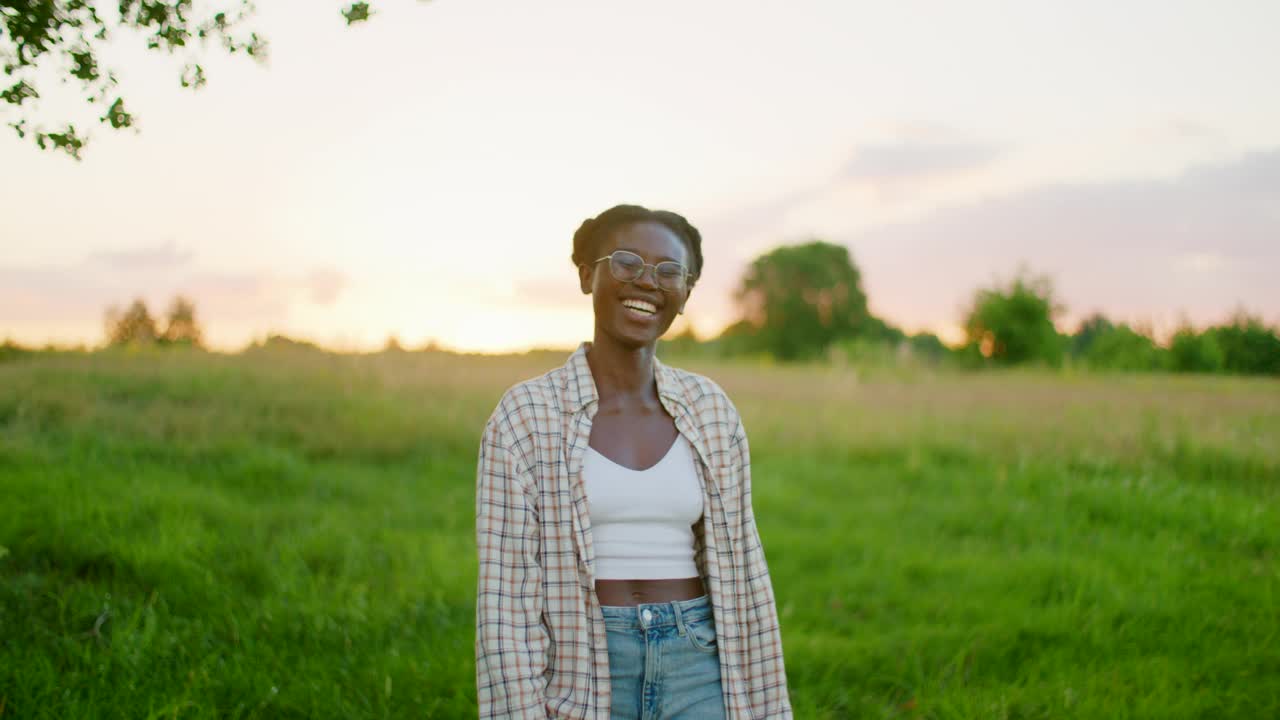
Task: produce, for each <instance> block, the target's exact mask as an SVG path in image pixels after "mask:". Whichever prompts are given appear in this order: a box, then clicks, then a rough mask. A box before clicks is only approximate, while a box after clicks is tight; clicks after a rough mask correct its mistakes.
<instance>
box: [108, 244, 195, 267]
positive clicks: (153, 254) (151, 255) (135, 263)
mask: <svg viewBox="0 0 1280 720" xmlns="http://www.w3.org/2000/svg"><path fill="white" fill-rule="evenodd" d="M192 257H194V253H193V252H191V251H190V250H181V249H179V248H178V246H177V243H175V242H173V241H172V240H170V241H168V242H166V243H161V244H159V245H144V246H140V247H134V248H123V249H119V250H99V251H97V252H94V253H92V254H90V255H89V257H88V259H87V261H86V262H87V264H89V265H97V266H101V267H104V268H112V269H117V270H137V269H174V268H179V267H183V266H185V265H186V264H187V263H189V262H190V261H191V258H192Z"/></svg>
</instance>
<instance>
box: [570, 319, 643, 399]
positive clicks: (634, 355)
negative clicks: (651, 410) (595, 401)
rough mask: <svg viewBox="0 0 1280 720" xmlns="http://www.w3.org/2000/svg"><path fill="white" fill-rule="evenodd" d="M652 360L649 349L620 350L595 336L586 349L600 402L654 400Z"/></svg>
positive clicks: (625, 348)
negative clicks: (626, 399)
mask: <svg viewBox="0 0 1280 720" xmlns="http://www.w3.org/2000/svg"><path fill="white" fill-rule="evenodd" d="M653 356H654V347H653V345H645V346H641V347H638V348H631V347H624V346H622V345H619V344H618V343H617V341H615V340H612V339H611V338H608V337H603V338H602V337H600V335H599V334H598V333H597V335H596V339H595V340H594V341H592V343H591V347H589V348H588V349H587V365H588V366H589V367H590V368H591V377H592V378H593V379H594V380H595V383H596V392H597V393H599V395H600V399H601V401H604V400H611V399H617V398H638V399H648V398H654V397H657V394H658V393H657V385H656V383H655V382H654V378H653Z"/></svg>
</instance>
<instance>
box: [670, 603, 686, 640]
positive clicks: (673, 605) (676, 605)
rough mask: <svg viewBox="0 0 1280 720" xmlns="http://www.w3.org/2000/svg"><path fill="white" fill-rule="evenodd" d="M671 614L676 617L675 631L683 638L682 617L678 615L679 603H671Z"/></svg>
mask: <svg viewBox="0 0 1280 720" xmlns="http://www.w3.org/2000/svg"><path fill="white" fill-rule="evenodd" d="M671 612H672V613H673V614H674V615H675V616H676V630H677V631H678V632H679V633H680V637H684V616H683V615H681V614H680V603H678V602H672V603H671Z"/></svg>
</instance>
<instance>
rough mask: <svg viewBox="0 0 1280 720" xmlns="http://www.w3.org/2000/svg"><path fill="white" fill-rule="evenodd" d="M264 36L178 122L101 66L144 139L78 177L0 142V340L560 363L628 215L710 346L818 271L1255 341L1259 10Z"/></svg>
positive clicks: (433, 12) (158, 96)
mask: <svg viewBox="0 0 1280 720" xmlns="http://www.w3.org/2000/svg"><path fill="white" fill-rule="evenodd" d="M258 4H259V12H258V14H257V16H256V19H255V21H254V22H253V23H252V25H253V27H254V28H256V29H257V30H259V31H260V32H261V33H262V34H264V35H265V36H267V38H268V39H269V42H270V44H271V47H270V59H269V62H268V63H266V64H265V66H259V65H255V64H253V63H251V62H248V61H246V60H245V59H244V58H240V57H235V58H228V57H225V56H219V55H217V54H214V53H210V54H209V55H208V56H207V58H206V60H205V66H206V70H207V72H208V75H209V84H208V86H207V87H206V88H204V89H203V90H201V91H199V92H196V93H192V92H190V91H185V90H183V89H182V88H180V87H179V85H178V79H177V78H178V74H179V69H180V67H181V59H180V58H178V57H174V58H170V57H166V56H163V55H159V54H154V53H148V52H147V51H146V50H145V49H143V44H142V42H141V41H140V40H137V39H132V40H131V39H130V38H129V37H128V36H127V35H124V34H122V35H121V36H120V37H119V38H118V39H117V43H116V44H115V45H114V46H113V47H112V48H111V49H110V52H109V53H108V55H107V57H106V58H105V59H106V60H107V63H108V64H109V65H111V66H113V67H114V68H116V69H117V70H118V72H119V75H120V78H121V83H122V89H123V92H124V94H125V97H126V99H127V101H128V102H129V104H130V107H131V109H132V110H133V112H134V113H135V114H136V115H137V116H138V119H139V126H140V128H141V132H140V133H137V134H135V133H132V132H119V133H113V132H110V131H108V130H106V129H104V128H101V127H97V128H95V129H94V134H93V137H92V141H91V144H90V146H89V147H88V148H87V150H86V153H85V159H84V161H83V162H80V163H76V162H74V161H72V160H69V159H67V158H65V157H64V156H61V155H55V154H51V153H41V152H39V151H37V150H36V149H34V147H33V146H32V145H31V144H30V142H29V141H20V140H18V139H17V138H16V136H14V135H13V133H12V132H9V131H8V129H7V128H4V130H5V132H4V133H0V168H2V169H0V339H3V338H5V337H9V338H13V339H15V340H18V341H20V342H24V343H44V342H48V341H55V342H59V343H81V342H83V343H88V344H96V343H100V342H101V341H102V316H103V311H104V310H105V309H106V308H107V306H109V305H111V304H120V305H123V304H126V303H128V302H129V301H130V300H131V299H132V298H134V297H142V298H144V299H146V300H147V301H148V303H149V304H150V305H152V307H153V309H154V310H163V309H164V306H165V305H167V304H168V302H169V299H170V298H171V297H172V296H173V295H174V294H175V293H179V292H180V293H184V294H186V295H188V296H189V297H191V298H192V299H193V300H194V301H195V303H196V307H197V310H198V312H199V315H200V318H201V320H202V322H203V324H204V326H205V329H206V333H207V336H208V338H209V339H210V341H211V343H212V344H213V345H214V346H215V347H218V348H224V349H235V348H238V347H241V346H243V345H244V344H245V343H247V342H249V341H251V340H253V339H255V338H261V337H263V336H264V335H266V334H267V333H269V332H279V333H285V334H289V335H293V336H298V337H303V338H307V339H311V340H315V341H318V342H320V343H323V344H326V345H330V346H334V347H341V348H347V349H364V348H376V347H378V346H381V345H382V344H383V343H384V342H385V340H386V338H387V337H388V336H389V335H396V336H398V337H399V339H400V341H401V342H402V343H403V344H405V345H407V346H414V345H418V344H421V343H423V342H426V341H428V340H434V341H436V342H438V343H440V344H442V345H444V346H446V347H451V348H456V349H462V350H483V351H501V350H511V349H523V348H528V347H531V346H559V347H566V346H572V345H574V344H576V343H577V342H578V341H579V340H582V339H588V338H589V337H590V333H591V314H590V313H591V310H590V308H591V305H590V302H589V299H588V298H585V297H584V296H582V295H581V294H580V293H579V292H578V290H577V282H576V278H575V271H574V269H573V267H572V265H571V263H570V261H569V253H570V247H571V237H572V234H573V231H574V230H575V229H576V228H577V226H578V224H579V223H581V221H582V220H583V219H584V218H586V217H588V216H590V215H594V214H596V213H598V212H600V211H601V210H604V209H605V208H607V207H609V206H611V205H613V204H616V203H619V202H632V203H639V204H644V205H648V206H651V207H660V208H667V209H671V210H675V211H677V212H680V213H682V214H684V215H686V216H687V217H688V218H689V219H690V220H691V221H692V222H693V223H694V224H695V225H697V226H698V227H699V228H700V229H701V230H702V232H703V235H704V238H705V241H704V253H705V255H706V259H707V266H706V271H705V273H704V276H703V280H702V281H701V282H700V283H699V285H698V287H697V288H696V289H695V291H694V294H693V296H692V299H691V300H690V303H689V306H688V313H687V315H686V317H687V318H688V319H689V322H690V323H691V324H692V325H693V327H694V329H695V331H697V332H698V333H699V334H702V335H708V334H712V333H714V332H716V331H717V330H719V329H720V328H721V327H723V326H724V325H726V324H728V323H729V322H731V321H732V320H733V319H734V307H733V304H732V300H731V293H732V289H733V287H734V285H735V283H736V281H737V279H738V278H739V276H740V274H741V272H742V270H743V268H744V265H745V264H746V263H747V262H749V260H750V259H751V258H752V257H754V256H755V255H757V254H759V253H760V252H762V251H764V250H767V249H769V248H771V247H774V246H776V245H779V244H784V243H790V242H798V241H803V240H807V239H810V238H814V237H817V238H822V239H826V240H830V241H833V242H839V243H843V244H845V245H847V246H848V247H849V248H850V250H851V252H852V255H853V257H854V259H855V261H856V262H857V263H858V264H859V266H860V267H861V269H862V272H863V278H864V283H865V289H866V291H867V294H868V296H869V298H870V303H871V309H872V311H873V312H875V313H877V314H878V315H881V316H882V317H884V318H885V319H886V320H888V321H889V322H891V323H894V324H897V325H900V326H902V327H904V328H905V329H908V330H921V329H928V330H932V331H935V332H938V333H940V334H941V335H942V336H943V337H944V338H945V339H948V340H953V341H954V340H958V339H959V337H958V335H957V332H958V330H957V325H958V324H959V322H960V319H961V314H962V312H963V307H964V305H965V304H966V302H967V301H968V300H969V298H970V297H971V295H972V293H973V291H974V289H975V288H977V287H979V286H982V285H986V284H990V283H991V282H993V281H995V280H998V279H1002V278H1007V277H1009V276H1011V275H1012V274H1013V273H1014V272H1015V271H1016V270H1017V269H1018V268H1019V267H1020V266H1025V267H1027V268H1029V269H1030V270H1032V271H1035V272H1038V273H1044V274H1047V275H1049V276H1050V277H1051V278H1052V279H1053V281H1054V283H1055V285H1056V287H1057V289H1058V291H1059V295H1060V300H1061V301H1062V303H1063V304H1064V305H1065V306H1066V308H1067V312H1066V314H1065V315H1064V316H1063V317H1062V319H1061V320H1062V325H1063V327H1064V328H1071V327H1074V325H1075V323H1076V322H1077V321H1078V320H1079V318H1080V317H1082V316H1083V315H1085V314H1088V313H1090V312H1092V311H1095V310H1100V311H1103V312H1105V313H1106V314H1108V315H1110V316H1112V317H1114V318H1116V319H1120V320H1128V321H1134V322H1140V323H1143V324H1146V325H1150V326H1151V327H1153V328H1155V329H1156V330H1157V331H1158V332H1165V331H1167V330H1168V329H1170V328H1172V327H1174V326H1175V325H1176V324H1177V323H1178V322H1179V321H1180V320H1181V319H1182V318H1186V319H1188V320H1190V321H1192V322H1194V323H1196V324H1204V323H1209V322H1216V321H1219V320H1222V319H1224V318H1225V317H1226V316H1227V315H1228V314H1230V312H1231V311H1232V310H1233V309H1235V308H1236V307H1240V306H1243V307H1245V308H1248V309H1249V310H1252V311H1253V312H1255V313H1257V314H1260V315H1262V316H1263V318H1264V319H1265V320H1267V321H1268V322H1271V323H1280V282H1278V281H1277V280H1276V278H1275V275H1276V272H1277V270H1278V269H1280V92H1277V91H1276V85H1277V77H1278V75H1280V43H1277V42H1276V28H1278V27H1280V3H1276V2H1273V1H1271V0H1264V1H1260V2H1244V1H1238V2H1232V3H1207V2H1185V3H1184V2H1167V1H1165V2H1124V3H1115V2H1105V3H1104V2H1073V3H1048V2H1005V3H991V2H966V3H947V2H937V3H920V2H900V3H874V4H872V3H855V2H848V1H840V2H799V1H796V2H788V3H752V2H741V1H740V0H739V1H738V2H709V1H707V2H688V1H687V0H686V1H685V2H647V3H616V2H602V1H600V0H593V1H591V2H585V1H584V2H554V1H541V0H537V1H534V2H520V3H516V2H489V1H485V0H466V1H465V2H464V1H462V0H435V1H434V2H430V3H418V2H412V1H411V0H378V2H376V3H375V4H374V5H375V9H376V10H377V11H378V13H377V14H376V15H375V16H374V18H373V19H372V20H370V21H369V22H368V23H365V24H362V25H357V26H354V27H351V28H347V27H346V26H345V23H344V21H343V20H342V18H341V16H340V15H339V14H338V9H339V8H340V7H341V5H342V3H340V2H327V1H326V0H260V2H259V3H258ZM46 102H47V103H48V104H47V105H46V106H45V107H44V111H45V112H53V111H56V110H58V109H59V108H60V106H59V105H58V104H57V103H58V99H57V98H51V99H49V100H47V101H46ZM74 110H75V112H80V110H79V107H78V106H74ZM99 112H100V111H99ZM5 119H6V120H8V119H9V118H5Z"/></svg>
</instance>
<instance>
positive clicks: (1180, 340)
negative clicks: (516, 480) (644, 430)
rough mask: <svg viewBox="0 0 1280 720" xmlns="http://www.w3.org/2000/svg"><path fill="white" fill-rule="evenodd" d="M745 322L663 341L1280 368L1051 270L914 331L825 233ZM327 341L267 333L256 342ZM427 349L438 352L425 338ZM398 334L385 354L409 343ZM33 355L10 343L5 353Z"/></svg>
mask: <svg viewBox="0 0 1280 720" xmlns="http://www.w3.org/2000/svg"><path fill="white" fill-rule="evenodd" d="M734 299H735V301H736V302H737V304H738V307H739V309H740V310H741V319H740V320H739V321H738V322H736V323H734V324H733V325H731V326H729V327H728V328H726V329H725V331H724V332H722V333H721V334H720V335H719V336H717V337H715V338H711V339H700V338H697V337H695V336H694V335H693V334H692V333H690V332H685V333H683V334H678V335H676V336H674V337H669V338H668V339H666V340H664V341H663V347H664V348H666V349H667V350H669V351H673V352H675V353H678V354H680V355H686V356H689V355H698V356H709V357H724V358H734V357H756V358H760V359H765V360H767V361H779V362H790V361H810V362H812V361H818V362H831V363H835V364H855V365H881V366H888V365H930V366H950V367H958V368H982V367H1002V366H1004V367H1007V366H1023V365H1030V366H1041V367H1054V368H1057V367H1064V366H1069V367H1074V368H1086V369H1092V370H1101V371H1126V372H1148V371H1164V372H1190V373H1233V374H1240V375H1280V332H1278V331H1277V329H1276V328H1275V327H1273V326H1269V325H1267V324H1266V323H1265V322H1264V321H1263V320H1262V319H1261V318H1259V317H1257V316H1254V315H1251V314H1249V313H1248V312H1246V311H1244V310H1240V311H1237V312H1236V314H1235V315H1234V316H1232V317H1231V318H1229V319H1227V320H1226V321H1225V322H1223V323H1222V324H1219V325H1214V326H1212V327H1208V328H1203V329H1196V328H1194V327H1192V326H1191V325H1190V324H1187V323H1184V325H1183V326H1182V327H1181V328H1179V329H1178V330H1177V331H1176V332H1175V333H1174V334H1173V335H1172V336H1171V337H1170V338H1168V340H1167V341H1165V342H1159V341H1157V340H1156V339H1155V337H1154V334H1153V332H1152V331H1151V329H1150V328H1143V327H1138V326H1133V325H1129V324H1125V323H1123V322H1114V321H1112V320H1110V319H1108V318H1107V317H1105V316H1103V315H1101V314H1094V315H1092V316H1090V317H1088V318H1087V319H1086V320H1085V321H1084V322H1082V323H1081V324H1080V326H1079V327H1078V328H1077V329H1076V330H1075V332H1072V333H1066V334H1064V333H1062V332H1060V331H1059V330H1058V325H1057V323H1056V322H1055V320H1056V318H1058V317H1059V316H1060V315H1061V314H1062V313H1063V312H1064V311H1065V307H1064V306H1063V305H1062V304H1061V303H1059V302H1058V300H1057V299H1056V298H1055V297H1054V291H1053V286H1052V283H1050V282H1049V280H1048V279H1047V278H1044V277H1037V276H1034V275H1032V274H1031V273H1029V272H1027V271H1025V270H1024V271H1020V272H1019V273H1018V274H1017V275H1016V276H1015V277H1014V278H1013V279H1012V280H1011V281H1009V282H1008V283H1005V284H1003V285H997V286H995V287H989V288H980V289H978V290H977V291H976V292H975V293H974V295H973V299H972V302H971V303H970V305H969V307H968V308H967V309H966V311H965V318H964V331H965V341H964V343H963V344H962V345H961V346H959V347H955V348H953V347H949V346H947V345H946V344H944V343H943V342H942V341H941V340H940V339H939V338H938V337H937V336H936V335H933V334H931V333H917V334H913V335H909V334H907V333H905V332H903V331H902V330H901V329H899V328H897V327H894V326H893V325H892V324H890V323H888V322H886V321H885V320H883V319H881V318H878V317H875V316H874V315H872V314H871V313H870V312H869V311H868V309H867V297H866V294H865V293H864V292H863V290H862V276H861V273H860V271H859V270H858V267H857V265H855V264H854V262H853V259H852V257H850V255H849V249H848V248H846V247H844V246H843V245H835V244H831V243H826V242H822V241H813V242H809V243H805V244H801V245H790V246H783V247H779V248H776V249H774V250H772V251H770V252H767V253H765V254H763V255H761V256H759V257H758V258H756V259H755V260H754V261H753V262H752V263H751V265H750V266H749V267H748V268H747V270H746V272H745V273H744V274H743V277H742V279H741V281H740V283H739V286H738V288H737V289H736V290H735V293H734ZM105 334H106V339H107V344H108V345H109V346H138V345H147V346H183V347H192V348H200V347H202V346H203V337H204V333H203V329H202V328H201V326H200V323H199V322H198V321H197V319H196V310H195V304H194V303H193V302H192V301H190V300H189V299H187V298H184V297H177V298H174V300H173V302H172V303H171V304H170V306H169V310H168V312H167V313H165V315H164V317H163V318H162V319H157V318H155V317H154V316H153V315H152V314H151V312H150V310H148V308H147V306H146V303H144V302H143V301H142V300H135V301H134V302H133V303H132V304H130V305H129V306H128V307H127V308H125V309H124V310H120V309H117V308H110V309H108V311H107V313H106V326H105ZM299 349H301V350H312V351H322V348H320V347H318V346H316V345H314V344H312V343H309V342H306V341H302V340H294V339H291V338H287V337H284V336H280V335H271V336H268V337H267V338H266V340H264V341H261V342H258V343H255V344H254V345H252V346H250V348H249V350H250V351H259V350H299ZM422 349H423V350H435V349H437V348H436V346H435V345H428V346H427V347H425V348H422ZM403 351H405V349H404V348H402V347H401V346H400V343H399V342H398V341H397V340H396V339H395V338H394V337H393V338H391V339H389V340H388V341H387V344H386V346H385V347H384V352H403ZM23 352H25V351H24V350H23V349H22V348H20V347H18V346H17V345H15V344H13V343H12V342H6V343H5V344H3V345H0V360H4V359H6V358H12V357H14V356H16V355H20V354H22V353H23Z"/></svg>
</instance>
